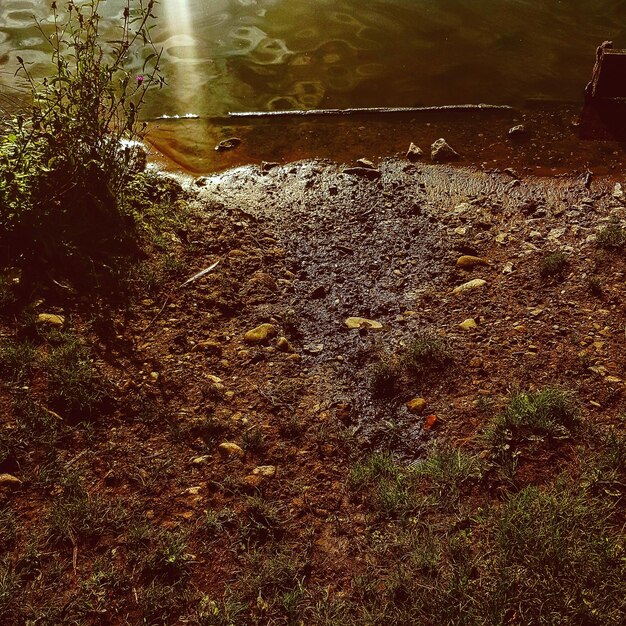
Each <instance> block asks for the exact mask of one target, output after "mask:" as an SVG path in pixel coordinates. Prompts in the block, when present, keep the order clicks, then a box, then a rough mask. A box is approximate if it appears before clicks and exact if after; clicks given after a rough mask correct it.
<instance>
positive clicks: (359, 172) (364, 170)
mask: <svg viewBox="0 0 626 626" xmlns="http://www.w3.org/2000/svg"><path fill="white" fill-rule="evenodd" d="M341 173H342V174H350V175H351V176H360V177H361V178H368V179H369V180H376V179H378V178H380V171H379V170H376V169H371V168H369V167H346V168H345V169H343V170H342V172H341Z"/></svg>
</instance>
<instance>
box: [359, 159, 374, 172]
mask: <svg viewBox="0 0 626 626" xmlns="http://www.w3.org/2000/svg"><path fill="white" fill-rule="evenodd" d="M356 164H357V165H358V166H359V167H365V168H367V169H370V170H375V169H376V166H375V165H374V163H373V162H372V161H370V160H369V159H357V161H356Z"/></svg>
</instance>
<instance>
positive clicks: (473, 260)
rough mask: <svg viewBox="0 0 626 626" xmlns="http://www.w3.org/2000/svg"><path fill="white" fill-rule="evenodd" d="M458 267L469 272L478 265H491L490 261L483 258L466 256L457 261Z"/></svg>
mask: <svg viewBox="0 0 626 626" xmlns="http://www.w3.org/2000/svg"><path fill="white" fill-rule="evenodd" d="M456 265H457V267H460V268H462V269H464V270H468V269H471V268H472V267H476V266H477V265H489V261H488V260H487V259H485V258H483V257H478V256H470V255H469V254H464V255H463V256H461V257H459V258H458V259H457V262H456Z"/></svg>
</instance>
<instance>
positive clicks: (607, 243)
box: [596, 221, 626, 250]
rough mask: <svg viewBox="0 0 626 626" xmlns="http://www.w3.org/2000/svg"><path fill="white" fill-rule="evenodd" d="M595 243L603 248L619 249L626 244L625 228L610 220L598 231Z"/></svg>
mask: <svg viewBox="0 0 626 626" xmlns="http://www.w3.org/2000/svg"><path fill="white" fill-rule="evenodd" d="M596 243H597V244H598V246H599V247H600V248H604V249H605V250H621V249H622V248H624V246H626V229H624V228H623V227H622V226H621V225H620V223H619V222H617V221H612V222H610V223H609V224H608V225H607V226H605V227H604V228H603V229H602V230H601V231H599V232H598V238H597V240H596Z"/></svg>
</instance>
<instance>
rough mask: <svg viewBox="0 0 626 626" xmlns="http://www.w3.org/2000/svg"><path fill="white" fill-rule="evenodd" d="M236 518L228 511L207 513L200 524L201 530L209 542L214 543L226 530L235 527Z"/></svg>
mask: <svg viewBox="0 0 626 626" xmlns="http://www.w3.org/2000/svg"><path fill="white" fill-rule="evenodd" d="M236 524H237V516H236V515H235V513H234V512H233V511H231V510H230V509H222V510H221V511H214V510H211V511H207V512H206V513H205V515H204V520H203V523H202V526H203V530H204V532H205V534H206V536H207V539H208V540H209V541H215V540H216V539H218V538H219V536H220V535H221V534H222V533H223V532H225V531H226V530H227V529H228V528H233V527H236Z"/></svg>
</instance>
